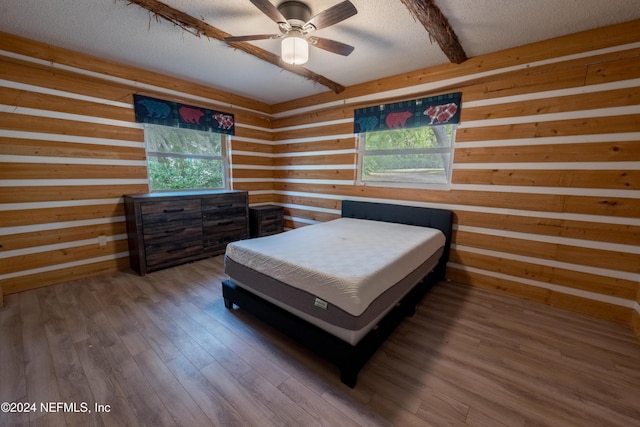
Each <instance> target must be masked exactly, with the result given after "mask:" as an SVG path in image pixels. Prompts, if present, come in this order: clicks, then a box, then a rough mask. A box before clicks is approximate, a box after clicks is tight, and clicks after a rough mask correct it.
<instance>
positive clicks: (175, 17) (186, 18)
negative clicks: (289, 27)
mask: <svg viewBox="0 0 640 427" xmlns="http://www.w3.org/2000/svg"><path fill="white" fill-rule="evenodd" d="M125 1H127V3H131V4H136V5H138V6H140V7H142V8H144V9H147V10H148V11H149V12H151V13H152V14H153V15H154V16H155V17H156V19H158V18H163V19H166V20H167V21H169V22H171V23H172V24H174V25H176V26H178V27H180V28H182V29H183V30H185V31H187V32H188V33H191V34H193V35H195V36H196V37H200V36H201V35H204V36H205V37H208V38H212V39H216V40H220V41H223V42H224V41H225V40H224V39H225V38H226V37H231V36H232V35H231V34H229V33H227V32H224V31H222V30H220V29H219V28H216V27H214V26H212V25H209V24H207V23H206V22H204V21H202V20H200V19H196V18H194V17H193V16H191V15H188V14H186V13H184V12H182V11H180V10H177V9H174V8H172V7H171V6H168V5H166V4H164V3H162V2H160V1H158V0H125ZM227 44H228V45H229V46H231V47H233V48H235V49H239V50H241V51H243V52H246V53H248V54H250V55H253V56H255V57H257V58H259V59H261V60H263V61H265V62H268V63H270V64H273V65H276V66H277V67H280V68H282V69H284V70H287V71H290V72H292V73H294V74H298V75H299V76H302V77H304V78H306V79H309V80H312V81H314V82H317V83H320V84H321V85H323V86H326V87H328V88H329V89H331V90H333V91H334V92H335V93H340V92H342V91H343V90H344V86H342V85H340V84H338V83H336V82H334V81H332V80H329V79H328V78H326V77H324V76H322V75H320V74H316V73H314V72H313V71H311V70H308V69H306V68H304V67H301V66H299V65H298V66H293V65H290V64H287V63H286V62H284V61H283V60H282V59H281V58H280V56H278V55H276V54H274V53H271V52H269V51H267V50H264V49H261V48H259V47H257V46H254V45H252V44H251V43H248V42H235V43H227Z"/></svg>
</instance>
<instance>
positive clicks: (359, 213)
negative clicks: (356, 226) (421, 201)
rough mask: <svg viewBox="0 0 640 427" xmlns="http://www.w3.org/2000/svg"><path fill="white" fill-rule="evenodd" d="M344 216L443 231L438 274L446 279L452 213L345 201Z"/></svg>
mask: <svg viewBox="0 0 640 427" xmlns="http://www.w3.org/2000/svg"><path fill="white" fill-rule="evenodd" d="M342 216H343V217H346V218H358V219H369V220H374V221H385V222H395V223H398V224H407V225H418V226H420V227H430V228H437V229H438V230H440V231H442V233H443V234H444V236H445V238H446V243H445V248H444V249H445V250H444V253H443V255H442V258H440V262H439V263H438V267H437V268H436V272H437V273H438V276H439V277H440V278H441V279H444V277H445V271H446V265H447V261H448V260H449V250H450V249H451V234H452V225H453V212H452V211H449V210H446V209H434V208H423V207H419V206H405V205H394V204H388V203H374V202H359V201H355V200H343V201H342Z"/></svg>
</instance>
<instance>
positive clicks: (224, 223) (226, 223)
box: [218, 221, 233, 225]
mask: <svg viewBox="0 0 640 427" xmlns="http://www.w3.org/2000/svg"><path fill="white" fill-rule="evenodd" d="M231 224H233V221H224V222H220V223H218V225H231Z"/></svg>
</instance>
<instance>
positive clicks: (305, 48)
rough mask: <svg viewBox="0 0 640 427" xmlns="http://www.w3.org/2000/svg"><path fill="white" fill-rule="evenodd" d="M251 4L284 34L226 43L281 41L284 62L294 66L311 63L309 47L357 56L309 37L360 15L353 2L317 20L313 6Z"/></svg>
mask: <svg viewBox="0 0 640 427" xmlns="http://www.w3.org/2000/svg"><path fill="white" fill-rule="evenodd" d="M250 1H251V3H253V5H254V6H255V7H257V8H258V9H260V11H261V12H262V13H264V14H265V15H267V16H268V17H269V18H271V20H273V21H274V22H275V23H277V24H278V27H279V29H280V33H281V34H256V35H249V36H237V37H226V38H225V39H224V40H225V41H226V42H228V43H233V42H246V41H252V40H266V39H280V38H281V39H282V60H283V61H284V62H286V63H288V64H293V65H301V64H304V63H305V62H307V60H308V59H309V44H311V45H313V46H315V47H318V48H320V49H323V50H326V51H328V52H332V53H336V54H338V55H343V56H348V55H349V54H351V52H353V49H354V47H353V46H350V45H348V44H345V43H342V42H339V41H335V40H330V39H325V38H322V37H316V36H310V35H309V34H310V33H312V32H313V31H316V30H320V29H322V28H326V27H329V26H331V25H334V24H337V23H338V22H341V21H344V20H345V19H347V18H350V17H351V16H353V15H355V14H356V13H358V11H357V10H356V8H355V6H354V5H353V4H352V3H351V2H350V1H349V0H346V1H343V2H341V3H338V4H336V5H334V6H331V7H330V8H329V9H325V10H323V11H322V12H320V13H318V14H317V15H314V16H313V17H311V9H310V8H309V6H307V5H306V4H304V3H302V2H299V1H285V2H283V3H282V4H280V5H279V6H278V7H276V6H274V5H273V4H272V3H271V2H270V1H269V0H250Z"/></svg>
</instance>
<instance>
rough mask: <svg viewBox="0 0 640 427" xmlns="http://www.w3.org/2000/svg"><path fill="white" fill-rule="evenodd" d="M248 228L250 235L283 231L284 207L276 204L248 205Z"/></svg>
mask: <svg viewBox="0 0 640 427" xmlns="http://www.w3.org/2000/svg"><path fill="white" fill-rule="evenodd" d="M249 228H250V236H251V237H262V236H269V235H271V234H277V233H281V232H282V231H284V209H283V208H282V206H276V205H263V206H254V207H250V208H249Z"/></svg>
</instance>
